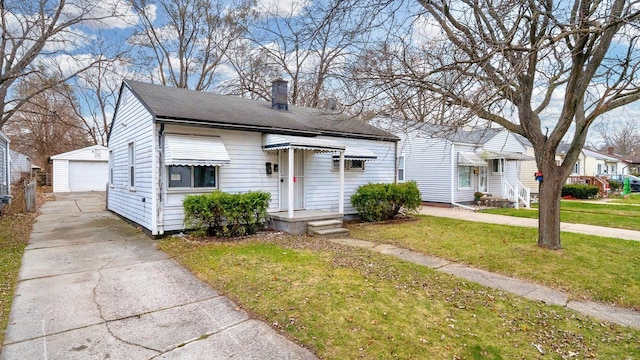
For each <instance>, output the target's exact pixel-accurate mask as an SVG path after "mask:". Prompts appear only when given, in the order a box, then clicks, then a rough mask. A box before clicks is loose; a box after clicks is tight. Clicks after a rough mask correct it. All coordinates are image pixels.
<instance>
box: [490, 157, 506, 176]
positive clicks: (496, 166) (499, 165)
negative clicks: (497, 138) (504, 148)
mask: <svg viewBox="0 0 640 360" xmlns="http://www.w3.org/2000/svg"><path fill="white" fill-rule="evenodd" d="M503 171H504V162H503V161H502V160H500V159H493V160H491V172H492V173H493V174H502V172H503Z"/></svg>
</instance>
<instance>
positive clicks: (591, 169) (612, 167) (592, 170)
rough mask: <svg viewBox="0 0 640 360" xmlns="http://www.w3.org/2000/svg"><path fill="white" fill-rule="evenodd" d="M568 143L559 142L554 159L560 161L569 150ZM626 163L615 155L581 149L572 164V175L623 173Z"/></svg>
mask: <svg viewBox="0 0 640 360" xmlns="http://www.w3.org/2000/svg"><path fill="white" fill-rule="evenodd" d="M570 146H571V145H570V144H566V143H561V144H560V145H558V149H557V150H556V161H558V162H562V161H563V160H564V157H565V155H566V153H567V151H568V150H569V147H570ZM626 169H627V165H626V164H625V163H624V161H623V160H620V159H618V158H616V157H613V156H610V155H605V154H601V153H599V152H596V151H593V150H588V149H582V151H581V152H580V155H579V156H578V160H577V161H576V162H575V164H574V165H573V168H572V170H571V175H573V176H606V175H621V174H624V173H625V171H626Z"/></svg>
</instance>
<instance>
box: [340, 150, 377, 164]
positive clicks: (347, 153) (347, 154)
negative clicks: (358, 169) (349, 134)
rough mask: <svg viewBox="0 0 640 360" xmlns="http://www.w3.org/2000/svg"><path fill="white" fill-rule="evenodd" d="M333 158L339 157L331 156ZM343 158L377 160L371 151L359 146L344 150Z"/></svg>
mask: <svg viewBox="0 0 640 360" xmlns="http://www.w3.org/2000/svg"><path fill="white" fill-rule="evenodd" d="M333 157H334V158H338V157H340V156H339V155H333ZM344 158H345V159H346V160H362V161H365V160H375V159H377V158H378V156H376V154H374V153H373V151H371V150H369V149H367V148H363V147H359V146H347V147H346V149H345V150H344Z"/></svg>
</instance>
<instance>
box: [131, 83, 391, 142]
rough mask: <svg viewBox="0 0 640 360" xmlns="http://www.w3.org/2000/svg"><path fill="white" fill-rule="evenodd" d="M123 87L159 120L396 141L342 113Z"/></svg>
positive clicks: (163, 88) (174, 90) (171, 90)
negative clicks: (280, 107) (279, 107)
mask: <svg viewBox="0 0 640 360" xmlns="http://www.w3.org/2000/svg"><path fill="white" fill-rule="evenodd" d="M125 84H126V86H127V87H129V89H131V91H132V92H133V93H134V94H135V95H136V96H137V97H138V98H139V99H140V101H142V103H143V104H144V105H145V106H146V107H147V109H148V110H149V111H150V112H151V113H152V114H153V115H154V116H155V118H156V119H158V120H169V121H171V120H173V121H175V120H178V121H189V122H192V123H198V124H203V125H209V126H214V127H222V128H226V127H228V128H238V129H246V130H252V131H261V132H273V133H288V134H295V135H307V136H308V135H331V136H338V137H359V138H373V139H379V140H393V141H396V140H398V138H397V137H396V136H395V135H393V134H391V133H389V132H386V131H384V130H382V129H379V128H376V127H374V126H371V125H369V124H367V123H365V122H362V121H360V120H357V119H352V118H348V117H347V116H345V115H343V114H336V113H329V112H326V113H325V112H323V111H322V110H318V109H312V108H306V107H300V106H293V105H289V110H288V111H284V110H276V109H273V108H272V107H271V103H269V102H266V101H257V100H248V99H242V98H239V97H234V96H225V95H217V94H212V93H208V92H201V91H193V90H186V89H179V88H174V87H168V86H163V85H153V84H147V83H143V82H138V81H132V80H125Z"/></svg>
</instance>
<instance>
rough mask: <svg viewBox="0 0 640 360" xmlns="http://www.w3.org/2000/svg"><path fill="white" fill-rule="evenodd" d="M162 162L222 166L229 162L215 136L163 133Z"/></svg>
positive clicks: (180, 164) (178, 164) (219, 140)
mask: <svg viewBox="0 0 640 360" xmlns="http://www.w3.org/2000/svg"><path fill="white" fill-rule="evenodd" d="M164 162H165V165H173V166H224V165H229V164H230V163H231V158H230V157H229V153H227V148H226V147H225V146H224V143H223V142H222V139H220V138H219V137H217V136H200V135H182V134H165V138H164Z"/></svg>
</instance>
